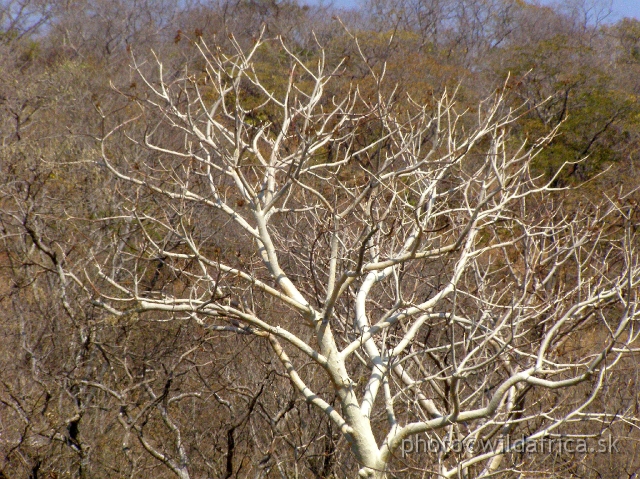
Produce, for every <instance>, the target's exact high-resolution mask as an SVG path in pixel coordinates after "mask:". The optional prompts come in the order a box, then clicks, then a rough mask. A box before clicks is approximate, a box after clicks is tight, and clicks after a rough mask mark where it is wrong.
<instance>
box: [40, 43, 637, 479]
mask: <svg viewBox="0 0 640 479" xmlns="http://www.w3.org/2000/svg"><path fill="white" fill-rule="evenodd" d="M229 42H230V49H228V50H227V51H225V49H223V48H222V47H220V46H218V45H216V44H214V45H213V46H208V45H207V44H206V43H205V42H204V41H203V40H202V39H197V41H196V42H195V48H197V50H198V52H199V58H198V61H197V62H196V63H195V64H194V66H193V68H188V69H183V70H178V71H176V72H170V73H167V71H166V70H165V68H164V67H163V63H162V61H161V60H159V59H158V58H156V59H155V60H154V61H153V62H151V64H148V63H146V62H143V63H139V62H134V69H135V70H136V72H137V73H138V75H139V78H140V80H138V81H139V83H140V85H138V86H137V87H136V88H135V91H134V93H131V91H129V92H127V93H126V95H127V96H129V98H130V99H131V102H130V104H129V106H128V107H126V111H125V113H126V115H127V119H126V120H125V121H120V120H117V118H118V117H122V113H123V110H122V109H119V110H118V111H117V112H113V113H111V112H108V111H106V109H105V108H104V107H99V109H100V111H101V113H102V115H103V120H104V125H105V127H104V128H105V130H104V131H105V133H104V135H103V136H102V137H101V138H100V142H101V146H102V150H101V151H102V159H101V165H102V166H104V168H105V169H107V170H108V171H109V172H110V173H111V174H112V175H114V176H115V177H116V178H117V179H118V180H119V181H120V186H119V187H118V188H117V193H116V194H117V195H119V196H120V200H119V201H118V202H116V204H118V205H119V206H118V209H117V211H114V212H113V213H112V214H108V215H106V217H104V218H103V219H102V221H104V222H112V223H113V224H118V225H120V226H119V227H118V229H117V230H116V231H118V234H112V235H104V234H103V233H104V230H101V235H98V234H96V235H94V236H93V237H92V239H91V242H90V243H89V246H88V248H89V251H90V253H89V258H87V261H85V262H83V263H82V264H69V263H67V262H63V261H62V260H60V262H59V264H60V269H61V270H64V271H63V272H61V274H60V285H61V287H62V293H61V294H62V295H63V296H64V294H65V292H64V285H65V284H69V285H72V284H75V285H78V286H80V287H81V288H82V289H83V290H84V291H85V292H86V294H87V295H88V296H89V297H90V298H91V300H92V302H93V304H94V305H97V306H99V307H100V308H102V309H103V310H104V311H105V314H107V315H109V317H111V318H114V319H113V320H122V319H126V320H131V318H134V320H135V318H137V317H138V316H140V315H145V317H148V318H152V319H153V320H156V321H159V322H166V321H170V322H178V323H180V324H186V325H188V324H190V323H193V326H194V327H195V326H196V325H198V327H204V328H206V329H207V330H209V331H211V332H215V333H219V334H221V335H225V334H229V333H232V334H235V335H241V336H247V335H248V336H255V337H257V338H258V339H260V340H263V341H264V342H265V344H268V345H269V347H270V348H271V351H272V354H273V357H274V358H277V361H278V362H279V366H277V367H276V366H274V368H275V369H276V370H277V371H278V372H284V373H285V374H286V376H287V377H288V379H289V381H290V382H291V385H292V387H293V388H294V390H296V391H297V393H298V394H299V395H300V396H302V397H304V399H305V400H306V401H307V402H308V403H309V404H311V405H312V406H314V407H315V408H317V410H318V411H320V412H321V413H322V414H323V415H325V416H326V417H327V418H328V419H329V420H330V421H331V423H332V425H333V428H334V429H335V430H337V431H339V433H340V435H341V437H342V438H343V439H344V440H346V444H348V447H349V448H350V450H351V451H352V453H353V456H354V457H355V459H356V460H357V463H358V465H359V466H358V467H359V475H360V477H386V476H387V475H388V474H389V473H391V472H393V470H396V469H398V468H401V467H404V466H403V464H405V466H412V463H411V460H410V458H409V459H408V458H405V457H404V453H405V452H406V449H407V447H408V442H407V441H411V440H412V438H414V437H417V436H418V435H419V436H420V437H422V438H425V437H427V438H429V439H430V440H434V441H436V442H438V444H440V446H441V447H440V448H439V450H438V451H437V452H434V453H432V454H430V455H429V456H428V457H429V459H428V462H427V463H425V462H424V461H423V462H422V463H421V464H420V467H421V468H424V469H428V470H430V471H431V472H433V473H435V474H437V476H438V477H458V476H461V477H470V476H475V477H481V476H489V475H492V474H495V473H496V472H497V471H500V470H502V469H509V468H515V467H517V466H518V464H516V463H515V462H514V461H517V457H515V456H512V455H510V453H511V452H512V451H513V450H514V448H517V447H519V446H521V445H522V444H529V443H532V442H534V441H536V440H539V439H542V438H545V437H548V436H549V435H551V434H553V433H554V432H555V431H558V430H560V428H561V427H562V426H565V425H567V424H570V423H574V422H575V423H580V424H585V423H586V424H593V425H594V427H600V426H602V425H606V424H608V423H610V422H611V421H612V420H613V419H614V417H613V416H614V413H616V414H617V417H621V416H623V417H627V416H628V417H627V419H628V420H629V421H630V422H631V424H636V423H635V422H634V421H636V419H634V418H633V417H632V414H631V413H627V412H626V411H609V410H607V408H606V406H602V405H598V403H597V402H596V401H595V399H596V397H597V395H598V393H599V392H600V391H601V389H602V388H603V385H604V384H606V382H607V380H608V377H609V375H610V374H612V369H613V368H614V367H615V365H616V364H617V363H618V362H619V361H620V360H621V358H622V357H623V355H624V354H627V353H630V352H632V351H634V350H633V345H634V343H635V342H636V340H637V338H638V332H637V320H638V316H639V315H640V313H639V312H638V310H637V306H638V296H637V295H638V283H639V282H640V266H639V264H638V257H637V256H638V249H637V247H638V243H637V236H636V233H635V230H636V228H637V225H636V224H634V221H636V219H634V216H633V215H634V214H635V213H634V211H633V210H632V208H631V207H629V206H628V205H626V204H625V199H624V198H611V199H609V200H607V201H605V202H603V203H599V202H598V201H595V200H593V201H588V200H584V201H583V203H581V204H575V203H573V204H569V205H565V204H563V202H562V201H561V198H562V197H561V195H560V194H559V193H558V192H557V191H554V189H553V188H552V187H551V186H550V185H551V184H553V180H552V181H551V182H543V181H542V180H540V179H537V178H533V177H531V175H530V166H531V164H532V161H534V159H535V157H536V155H537V154H538V153H539V151H541V149H543V148H544V147H545V144H546V143H547V142H548V141H549V140H550V139H551V138H552V137H553V135H554V134H555V130H554V131H553V132H551V133H550V134H549V135H548V136H546V137H543V138H539V139H535V140H524V139H519V138H516V137H514V135H512V134H511V126H512V125H513V124H514V122H516V121H517V120H518V118H519V115H521V114H522V113H524V112H523V111H522V110H520V109H518V108H511V107H509V104H508V101H507V99H506V97H505V95H506V93H505V91H504V90H502V89H501V90H499V91H498V92H496V94H495V95H493V96H492V97H490V98H488V99H487V100H486V101H484V102H483V103H481V104H479V105H478V106H477V108H475V109H474V110H473V111H461V110H460V108H459V107H458V105H457V103H456V101H455V98H454V95H449V94H444V95H443V96H442V97H440V98H438V99H437V100H433V101H431V102H430V103H429V104H421V103H419V102H417V101H414V100H413V99H412V98H399V97H398V95H396V94H395V92H394V91H393V90H391V91H387V89H386V87H385V86H384V69H383V68H382V69H378V70H376V69H373V68H372V69H371V71H370V76H371V78H372V79H373V82H374V83H375V84H376V85H378V89H377V91H376V92H375V93H373V94H371V93H364V91H363V92H361V91H360V90H359V89H358V88H357V87H354V88H351V89H349V90H348V91H346V92H344V93H343V94H331V93H329V91H330V88H332V85H333V83H332V80H333V79H334V78H335V77H338V76H339V75H340V73H341V69H342V66H341V64H338V65H334V66H329V65H328V64H327V62H326V61H325V57H324V55H323V54H321V55H319V57H316V58H314V59H309V58H307V57H305V56H303V55H299V54H296V52H295V51H293V50H291V49H289V48H288V47H287V45H286V44H285V43H284V42H280V41H267V40H265V39H263V38H258V39H257V40H256V41H255V42H254V44H253V45H252V46H250V47H244V46H241V45H240V44H239V43H238V42H236V41H235V39H234V38H231V39H230V40H229ZM274 52H275V53H274ZM264 58H267V60H268V61H269V62H273V61H276V62H279V64H278V65H275V66H274V65H273V64H271V63H267V62H266V61H265V60H264ZM363 60H364V61H366V58H364V59H363ZM274 68H282V69H287V70H286V71H288V80H287V81H286V82H285V84H284V85H282V84H277V83H275V84H274V82H273V81H272V73H273V69H274ZM138 90H140V91H138ZM385 92H386V93H385ZM114 123H115V124H114ZM125 143H129V144H130V145H131V146H132V148H131V149H130V150H128V152H126V153H125V150H124V149H123V146H122V145H124V144H125ZM52 254H58V255H59V256H61V255H62V254H63V252H62V251H61V252H58V253H53V252H52ZM159 278H162V281H159ZM118 318H120V319H118ZM576 344H579V346H580V347H573V346H575V345H576ZM327 385H328V387H327ZM94 386H95V387H103V386H99V385H94ZM144 387H146V388H147V395H148V401H149V402H148V404H149V405H150V407H151V406H153V407H155V408H157V409H158V410H159V411H160V413H161V415H162V419H163V420H164V421H165V423H166V424H167V426H168V427H169V428H170V429H172V430H173V431H174V433H175V434H176V435H177V436H176V437H178V436H179V434H180V432H179V430H178V429H177V427H176V425H175V424H173V425H172V420H171V418H170V417H169V416H168V415H166V410H165V411H164V412H163V409H162V408H163V407H165V406H164V404H165V403H163V401H162V400H161V398H162V393H161V392H158V391H155V392H154V391H153V390H152V389H151V386H149V387H147V386H144ZM572 390H573V391H580V394H578V395H572V393H571V391H572ZM569 399H570V400H569ZM596 405H598V406H597V407H596ZM282 414H284V412H282ZM122 423H123V425H124V426H125V427H126V428H128V430H130V431H132V432H135V433H136V434H138V436H139V437H140V439H141V440H142V441H148V446H149V448H148V450H151V451H152V454H153V455H154V456H156V457H158V458H159V459H160V460H162V461H165V462H167V461H170V460H171V459H170V458H168V457H164V456H163V455H162V453H161V452H159V451H157V450H156V451H155V452H154V449H153V446H152V445H151V443H150V442H149V440H148V438H146V437H145V436H144V431H143V429H142V428H141V427H140V426H139V425H138V424H137V423H136V422H135V421H134V420H133V419H132V418H131V417H124V416H123V418H122ZM425 435H426V436H425ZM488 440H492V441H493V443H492V447H490V448H484V449H482V450H480V449H473V448H466V449H465V450H464V451H456V450H455V449H454V448H453V447H452V446H451V444H452V442H453V441H460V442H463V441H471V442H473V441H476V442H479V441H488ZM343 443H344V442H343ZM145 447H147V446H145ZM412 447H413V446H412ZM183 452H184V451H180V457H181V459H180V461H178V462H176V463H175V464H174V465H173V466H172V469H174V470H175V472H176V474H178V475H179V476H180V477H188V467H187V463H188V461H187V458H186V456H185V455H183ZM185 454H186V453H185ZM413 465H415V464H413Z"/></svg>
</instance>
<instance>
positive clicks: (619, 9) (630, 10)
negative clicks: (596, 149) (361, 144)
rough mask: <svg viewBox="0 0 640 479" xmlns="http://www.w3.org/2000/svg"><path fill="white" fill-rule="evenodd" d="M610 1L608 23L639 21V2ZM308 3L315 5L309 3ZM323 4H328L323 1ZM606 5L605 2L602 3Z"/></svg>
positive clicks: (353, 0)
mask: <svg viewBox="0 0 640 479" xmlns="http://www.w3.org/2000/svg"><path fill="white" fill-rule="evenodd" d="M610 1H611V10H612V12H611V16H610V18H609V20H610V21H614V22H615V21H617V20H620V19H621V18H623V17H633V18H637V19H638V20H640V0H610ZM309 3H316V2H313V1H310V2H309ZM325 3H328V2H326V1H325ZM541 3H543V4H558V3H560V4H562V3H563V2H562V1H558V0H542V1H541ZM603 3H605V4H606V0H605V1H604V2H603ZM333 4H334V5H337V6H341V7H349V6H351V5H357V4H358V1H357V0H334V1H333Z"/></svg>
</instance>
